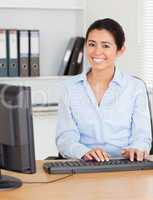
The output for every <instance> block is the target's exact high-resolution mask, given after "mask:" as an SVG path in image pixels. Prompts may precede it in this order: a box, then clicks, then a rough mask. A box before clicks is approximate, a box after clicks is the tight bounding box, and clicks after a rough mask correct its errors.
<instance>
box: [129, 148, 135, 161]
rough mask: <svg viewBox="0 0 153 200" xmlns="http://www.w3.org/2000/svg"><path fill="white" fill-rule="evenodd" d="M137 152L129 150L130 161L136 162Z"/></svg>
mask: <svg viewBox="0 0 153 200" xmlns="http://www.w3.org/2000/svg"><path fill="white" fill-rule="evenodd" d="M134 155H135V150H134V149H129V159H130V161H134Z"/></svg>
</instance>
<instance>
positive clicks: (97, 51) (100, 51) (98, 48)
mask: <svg viewBox="0 0 153 200" xmlns="http://www.w3.org/2000/svg"><path fill="white" fill-rule="evenodd" d="M94 53H95V55H100V54H102V53H103V50H102V48H101V47H100V46H97V47H96V48H95V52H94Z"/></svg>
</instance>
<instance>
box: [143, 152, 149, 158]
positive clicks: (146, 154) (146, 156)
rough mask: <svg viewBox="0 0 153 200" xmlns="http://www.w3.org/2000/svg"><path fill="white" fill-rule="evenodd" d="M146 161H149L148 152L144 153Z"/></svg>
mask: <svg viewBox="0 0 153 200" xmlns="http://www.w3.org/2000/svg"><path fill="white" fill-rule="evenodd" d="M144 159H147V160H149V153H148V152H147V151H144Z"/></svg>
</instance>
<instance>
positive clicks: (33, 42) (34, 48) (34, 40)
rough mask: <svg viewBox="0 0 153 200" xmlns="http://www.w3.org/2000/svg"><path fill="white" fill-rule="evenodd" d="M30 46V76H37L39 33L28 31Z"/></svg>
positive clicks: (38, 72)
mask: <svg viewBox="0 0 153 200" xmlns="http://www.w3.org/2000/svg"><path fill="white" fill-rule="evenodd" d="M29 42H30V44H29V46H30V69H29V72H30V76H39V75H40V71H39V31H38V30H30V31H29Z"/></svg>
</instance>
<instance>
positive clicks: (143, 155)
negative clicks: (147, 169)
mask: <svg viewBox="0 0 153 200" xmlns="http://www.w3.org/2000/svg"><path fill="white" fill-rule="evenodd" d="M121 153H122V155H123V156H124V157H125V158H128V159H130V160H131V161H133V160H134V159H136V160H137V161H142V160H144V159H148V156H149V154H148V152H147V151H140V150H139V149H134V148H126V149H123V150H122V152H121Z"/></svg>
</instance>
